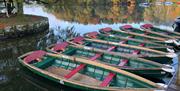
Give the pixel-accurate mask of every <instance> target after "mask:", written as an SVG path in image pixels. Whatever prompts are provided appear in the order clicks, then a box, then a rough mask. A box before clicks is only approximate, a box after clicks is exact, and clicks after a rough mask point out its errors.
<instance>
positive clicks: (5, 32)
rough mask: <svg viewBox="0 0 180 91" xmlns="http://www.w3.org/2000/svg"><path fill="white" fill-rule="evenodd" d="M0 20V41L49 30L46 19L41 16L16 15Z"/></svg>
mask: <svg viewBox="0 0 180 91" xmlns="http://www.w3.org/2000/svg"><path fill="white" fill-rule="evenodd" d="M0 20H1V21H0V39H6V38H15V37H22V36H25V35H28V34H33V33H38V32H42V31H46V30H47V29H49V22H48V18H46V17H41V16H34V15H17V16H12V17H10V18H0Z"/></svg>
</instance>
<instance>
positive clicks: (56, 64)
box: [19, 51, 166, 91]
mask: <svg viewBox="0 0 180 91" xmlns="http://www.w3.org/2000/svg"><path fill="white" fill-rule="evenodd" d="M19 62H20V63H21V64H22V65H23V66H25V67H26V68H28V69H29V70H31V71H32V72H34V73H35V74H37V75H39V76H42V77H44V78H47V79H49V80H52V81H54V82H57V83H60V84H62V85H66V86H70V87H74V88H78V89H82V90H90V91H92V90H93V91H94V90H106V91H119V90H121V91H154V90H155V89H161V90H162V89H164V88H165V87H166V85H163V86H162V85H160V84H157V83H154V82H152V81H150V80H147V79H145V78H142V77H140V76H137V75H135V74H132V73H129V72H127V71H124V70H121V69H118V68H115V67H112V66H108V65H104V64H101V63H97V62H93V61H88V60H86V59H81V58H76V57H71V56H66V55H62V54H58V55H56V54H51V53H47V52H44V51H35V52H29V53H26V54H24V55H22V56H20V57H19Z"/></svg>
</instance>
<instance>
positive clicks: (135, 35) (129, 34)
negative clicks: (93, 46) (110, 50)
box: [99, 27, 174, 46]
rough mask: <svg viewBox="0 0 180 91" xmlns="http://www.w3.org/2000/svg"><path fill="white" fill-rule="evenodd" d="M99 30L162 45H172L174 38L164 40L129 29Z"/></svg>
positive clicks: (108, 28) (107, 28)
mask: <svg viewBox="0 0 180 91" xmlns="http://www.w3.org/2000/svg"><path fill="white" fill-rule="evenodd" d="M99 32H100V33H103V34H110V35H113V36H121V37H127V38H128V37H130V38H133V39H137V40H143V41H152V42H155V43H159V44H163V45H166V44H170V45H172V46H174V40H172V39H170V40H166V39H164V38H159V37H152V36H147V35H144V34H138V33H133V32H129V31H121V30H113V29H112V28H110V27H106V28H102V29H100V30H99Z"/></svg>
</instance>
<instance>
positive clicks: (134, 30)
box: [120, 25, 176, 40]
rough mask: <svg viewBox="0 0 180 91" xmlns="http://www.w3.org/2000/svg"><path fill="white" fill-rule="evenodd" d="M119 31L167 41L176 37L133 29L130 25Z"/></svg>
mask: <svg viewBox="0 0 180 91" xmlns="http://www.w3.org/2000/svg"><path fill="white" fill-rule="evenodd" d="M120 29H121V30H123V31H129V32H133V33H138V34H144V35H147V36H152V37H158V38H163V39H166V40H168V39H176V37H172V36H169V35H165V34H161V33H158V32H154V31H150V30H142V29H138V28H134V27H132V26H131V25H124V26H121V27H120Z"/></svg>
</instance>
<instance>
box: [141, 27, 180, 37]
mask: <svg viewBox="0 0 180 91" xmlns="http://www.w3.org/2000/svg"><path fill="white" fill-rule="evenodd" d="M141 28H142V29H144V30H145V31H153V32H157V33H161V34H163V35H168V36H171V37H174V38H178V39H179V38H180V33H178V32H175V31H170V30H163V29H160V28H157V27H154V26H153V25H151V24H144V25H141Z"/></svg>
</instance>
